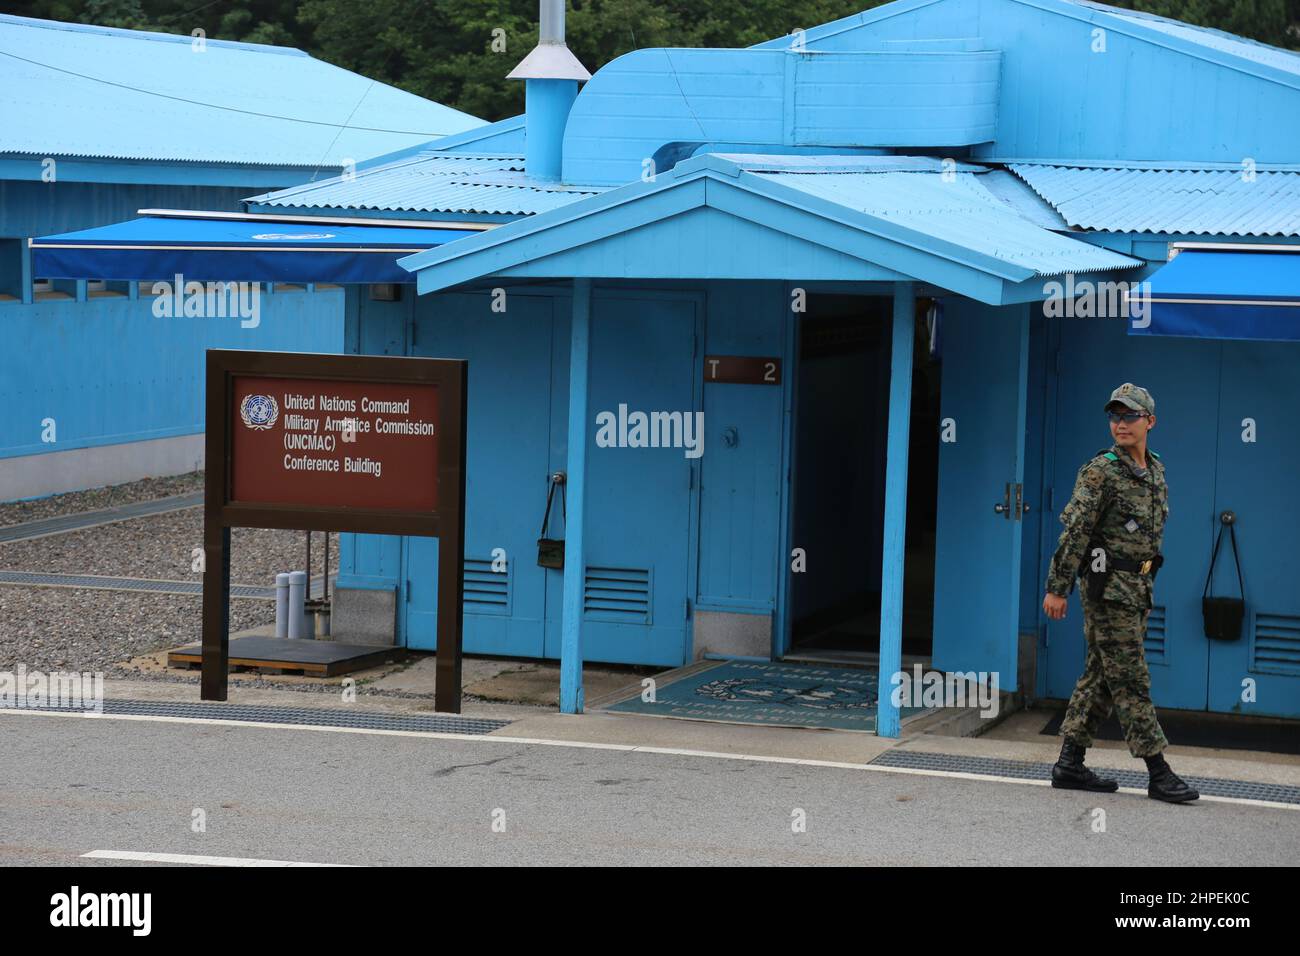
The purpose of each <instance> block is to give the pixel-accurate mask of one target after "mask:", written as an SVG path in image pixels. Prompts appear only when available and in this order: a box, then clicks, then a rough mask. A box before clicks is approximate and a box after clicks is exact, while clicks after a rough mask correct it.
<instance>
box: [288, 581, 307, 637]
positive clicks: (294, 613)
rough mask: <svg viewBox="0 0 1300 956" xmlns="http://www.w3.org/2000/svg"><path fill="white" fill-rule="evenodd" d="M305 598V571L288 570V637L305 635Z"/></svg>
mask: <svg viewBox="0 0 1300 956" xmlns="http://www.w3.org/2000/svg"><path fill="white" fill-rule="evenodd" d="M306 598H307V572H306V571H290V572H289V611H288V618H289V637H291V638H298V639H301V638H304V637H306V636H307V618H306V610H305V607H304V602H305V600H306Z"/></svg>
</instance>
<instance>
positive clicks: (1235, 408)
mask: <svg viewBox="0 0 1300 956" xmlns="http://www.w3.org/2000/svg"><path fill="white" fill-rule="evenodd" d="M1059 348H1060V375H1059V390H1058V394H1057V399H1056V410H1055V412H1056V430H1055V433H1056V447H1055V452H1054V456H1053V461H1052V462H1051V463H1050V464H1049V467H1048V469H1047V473H1048V476H1049V480H1050V482H1051V494H1052V497H1051V500H1050V501H1049V505H1050V510H1049V517H1050V519H1051V520H1049V521H1047V522H1045V524H1044V529H1043V534H1044V541H1043V545H1044V553H1045V554H1050V553H1051V550H1052V548H1053V547H1054V546H1055V541H1056V536H1057V534H1058V533H1059V531H1060V524H1059V522H1057V521H1056V520H1055V518H1056V516H1057V515H1058V514H1059V513H1060V510H1061V508H1062V507H1064V505H1065V502H1066V500H1067V499H1068V497H1069V494H1070V491H1071V489H1072V487H1073V484H1074V478H1075V473H1076V472H1077V470H1078V468H1079V466H1080V465H1081V464H1082V463H1083V462H1084V461H1086V460H1087V459H1088V458H1090V457H1091V456H1092V455H1093V454H1095V453H1096V452H1097V450H1098V449H1100V448H1104V447H1107V446H1108V445H1109V444H1110V437H1109V431H1108V429H1107V426H1106V421H1105V418H1104V417H1103V415H1102V405H1103V404H1104V402H1105V397H1106V396H1107V395H1108V394H1109V393H1110V391H1111V389H1113V388H1115V386H1116V385H1119V384H1120V383H1122V382H1137V383H1139V384H1141V385H1144V386H1146V387H1147V388H1149V389H1150V390H1151V392H1152V394H1153V395H1154V396H1155V398H1156V411H1157V416H1156V417H1157V424H1156V427H1155V429H1154V430H1153V431H1152V433H1151V437H1150V447H1152V448H1154V449H1155V450H1156V451H1158V452H1159V453H1160V455H1161V459H1162V461H1164V463H1165V466H1166V471H1167V474H1168V479H1169V487H1170V494H1169V501H1170V513H1169V522H1168V525H1167V526H1166V529H1165V540H1164V546H1163V551H1164V554H1165V556H1166V563H1165V566H1164V567H1163V568H1162V570H1161V571H1160V576H1159V581H1158V584H1157V587H1156V602H1157V605H1156V607H1155V608H1154V609H1153V610H1152V612H1151V616H1150V618H1149V620H1148V634H1147V644H1146V653H1147V660H1148V663H1149V665H1150V670H1151V678H1152V696H1153V698H1154V700H1155V702H1156V704H1157V705H1159V706H1164V707H1173V708H1185V709H1190V710H1212V711H1223V712H1232V713H1248V714H1258V715H1272V716H1287V717H1296V716H1300V588H1297V587H1296V573H1295V551H1294V541H1295V539H1296V535H1297V533H1298V532H1300V496H1297V495H1296V493H1295V485H1296V476H1297V474H1300V420H1298V419H1297V416H1296V415H1295V410H1296V409H1297V408H1300V375H1297V369H1298V368H1300V346H1297V345H1291V344H1279V343H1256V342H1218V341H1205V340H1196V339H1176V338H1145V337H1144V338H1136V337H1128V336H1126V335H1125V334H1124V327H1123V324H1122V323H1118V322H1104V321H1101V320H1097V319H1067V320H1063V321H1062V323H1061V335H1060V342H1059ZM1224 511H1231V512H1233V514H1234V515H1235V516H1236V531H1237V539H1238V542H1239V544H1240V547H1241V555H1240V556H1241V567H1242V572H1243V574H1244V576H1245V581H1246V616H1245V621H1244V623H1243V625H1242V633H1241V638H1240V639H1239V640H1236V641H1216V640H1211V639H1209V638H1207V637H1206V636H1205V633H1204V627H1203V621H1202V615H1201V595H1202V590H1203V588H1204V586H1205V579H1206V574H1207V572H1208V570H1209V565H1210V553H1211V549H1212V547H1213V544H1214V540H1215V537H1216V535H1217V534H1218V531H1219V528H1220V521H1219V516H1220V514H1222V513H1223V512H1224ZM1225 542H1226V536H1225ZM1225 547H1226V544H1225ZM1214 593H1215V594H1217V595H1232V596H1235V595H1236V594H1237V593H1238V592H1237V580H1236V569H1235V566H1234V565H1233V562H1232V559H1231V556H1230V555H1226V554H1221V555H1220V559H1219V564H1218V567H1217V569H1216V574H1215V578H1214ZM1047 639H1048V646H1047V649H1046V650H1047V693H1048V695H1049V696H1053V697H1068V696H1069V694H1070V691H1071V689H1072V687H1073V685H1074V681H1075V679H1076V678H1077V677H1078V675H1079V673H1080V671H1081V669H1082V665H1083V635H1082V621H1081V616H1080V613H1079V609H1078V606H1077V602H1074V601H1072V602H1071V609H1070V613H1069V615H1068V616H1067V617H1066V619H1065V620H1064V621H1061V622H1059V623H1056V622H1052V623H1049V624H1048V627H1047Z"/></svg>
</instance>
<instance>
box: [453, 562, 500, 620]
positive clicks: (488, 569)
mask: <svg viewBox="0 0 1300 956" xmlns="http://www.w3.org/2000/svg"><path fill="white" fill-rule="evenodd" d="M464 601H465V611H466V612H467V613H469V614H509V613H510V565H509V563H507V564H506V568H505V570H504V571H494V570H492V559H491V558H486V559H484V558H466V559H465V595H464Z"/></svg>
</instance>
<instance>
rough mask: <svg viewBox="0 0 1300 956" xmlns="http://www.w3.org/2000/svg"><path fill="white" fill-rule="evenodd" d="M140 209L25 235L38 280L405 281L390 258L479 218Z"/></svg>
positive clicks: (450, 237) (434, 242) (441, 239)
mask: <svg viewBox="0 0 1300 956" xmlns="http://www.w3.org/2000/svg"><path fill="white" fill-rule="evenodd" d="M212 215H213V217H214V218H192V217H188V216H185V217H175V218H173V217H169V216H145V217H142V218H140V219H132V220H130V221H128V222H119V223H114V224H113V225H111V226H99V227H97V228H94V229H83V230H81V231H80V232H67V233H62V234H60V235H56V236H42V237H41V238H39V239H33V240H31V248H32V274H33V275H34V276H37V277H39V278H42V279H127V280H144V279H163V278H166V279H170V278H171V277H172V276H174V275H178V274H179V275H182V276H184V277H185V278H186V279H195V280H199V281H226V282H336V283H348V282H356V283H371V282H410V281H411V279H412V277H411V274H410V273H409V272H407V271H406V270H405V269H403V268H402V267H401V266H399V265H397V260H398V259H400V258H402V257H403V256H408V255H411V254H412V253H414V252H420V251H423V250H425V249H431V248H433V247H434V246H440V245H444V244H445V243H448V242H453V241H455V240H456V239H461V238H464V237H466V236H472V235H474V234H475V233H476V232H479V231H481V229H482V226H480V225H477V224H466V225H467V228H463V229H462V228H457V227H455V226H453V225H450V224H431V226H432V227H426V226H423V225H420V226H415V225H412V226H394V225H389V224H384V223H383V221H382V220H377V221H376V224H375V225H373V226H371V225H355V224H351V223H339V222H337V221H331V220H328V219H323V220H321V221H320V222H302V221H297V222H295V221H288V220H286V221H277V220H274V219H261V218H258V219H252V218H246V217H231V218H229V219H223V218H219V217H220V215H221V214H220V213H213V214H212Z"/></svg>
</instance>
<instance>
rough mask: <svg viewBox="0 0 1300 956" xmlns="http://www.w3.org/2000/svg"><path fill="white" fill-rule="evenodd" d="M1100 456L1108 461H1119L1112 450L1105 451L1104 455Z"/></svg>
mask: <svg viewBox="0 0 1300 956" xmlns="http://www.w3.org/2000/svg"><path fill="white" fill-rule="evenodd" d="M1102 457H1103V458H1106V459H1108V460H1110V461H1119V456H1118V455H1116V454H1115V453H1114V452H1113V451H1108V452H1106V453H1105V454H1104V455H1102Z"/></svg>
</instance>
